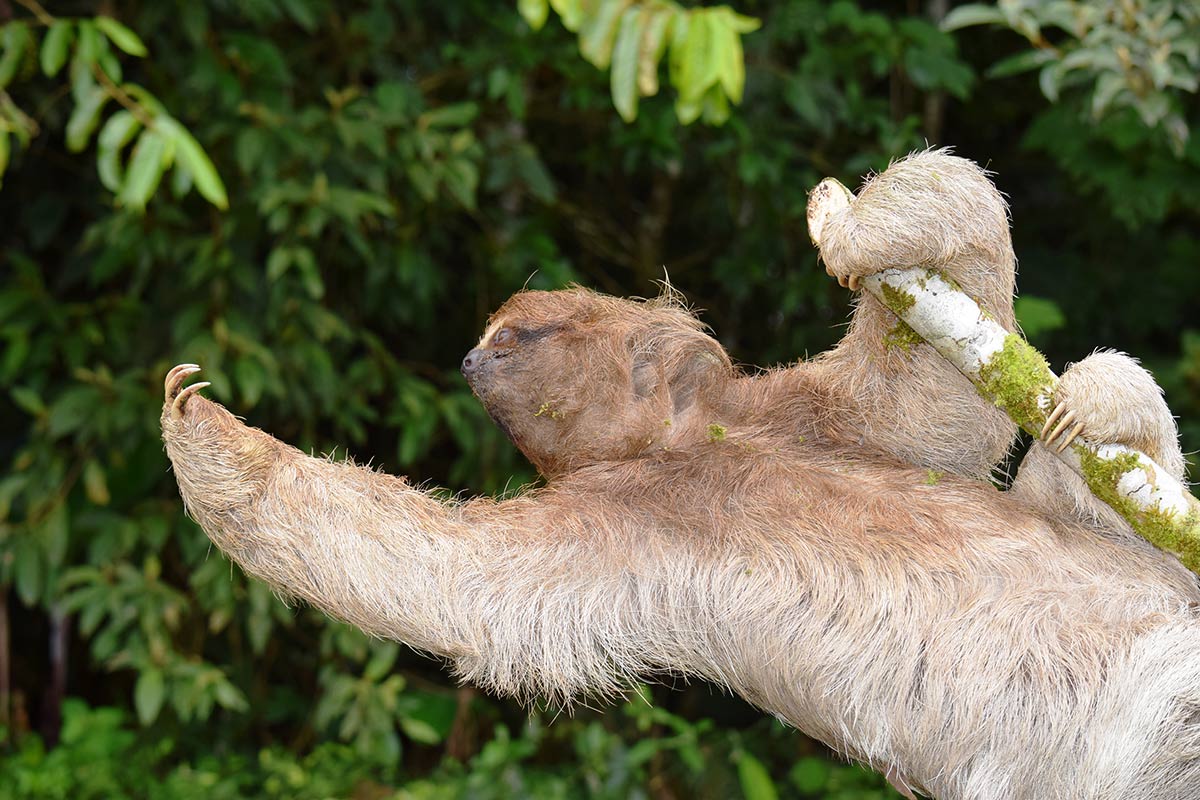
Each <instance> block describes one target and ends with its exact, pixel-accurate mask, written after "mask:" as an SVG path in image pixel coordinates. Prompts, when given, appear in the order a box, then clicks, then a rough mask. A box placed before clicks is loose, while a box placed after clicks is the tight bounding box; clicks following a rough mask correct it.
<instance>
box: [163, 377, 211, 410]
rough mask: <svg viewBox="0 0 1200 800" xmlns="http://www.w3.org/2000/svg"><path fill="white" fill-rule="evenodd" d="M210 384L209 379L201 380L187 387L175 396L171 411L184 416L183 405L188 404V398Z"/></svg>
mask: <svg viewBox="0 0 1200 800" xmlns="http://www.w3.org/2000/svg"><path fill="white" fill-rule="evenodd" d="M210 385H211V384H210V383H209V381H200V382H199V383H193V384H192V385H191V386H188V387H187V388H185V389H184V390H183V391H181V392H180V393H179V394H178V395H176V396H175V400H174V401H173V402H172V403H171V413H172V414H173V415H175V416H176V417H182V416H183V407H184V406H185V405H187V401H188V398H189V397H191V396H192V395H194V394H196V393H197V392H199V391H200V390H201V389H203V388H204V387H205V386H210Z"/></svg>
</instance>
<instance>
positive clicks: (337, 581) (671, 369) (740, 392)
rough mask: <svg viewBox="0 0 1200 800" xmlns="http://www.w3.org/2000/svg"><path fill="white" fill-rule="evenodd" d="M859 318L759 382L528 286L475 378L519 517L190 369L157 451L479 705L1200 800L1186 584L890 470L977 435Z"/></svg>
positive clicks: (980, 790)
mask: <svg viewBox="0 0 1200 800" xmlns="http://www.w3.org/2000/svg"><path fill="white" fill-rule="evenodd" d="M939 157H941V158H945V157H944V156H939ZM916 161H917V159H913V160H910V161H908V162H903V164H902V165H898V166H903V165H911V164H913V163H914V162H916ZM894 169H896V167H893V170H894ZM973 169H974V168H972V170H973ZM891 172H892V170H889V173H891ZM889 173H885V175H884V176H882V177H881V178H880V179H878V180H877V183H878V181H882V180H883V179H884V178H886V177H887V175H888V174H889ZM938 174H939V175H940V174H942V173H941V172H939V173H938ZM946 174H949V173H946ZM972 175H974V176H976V177H977V176H978V172H977V171H974V172H971V171H968V173H967V177H968V178H969V179H971V180H974V178H971V176H972ZM980 180H982V179H980ZM983 184H984V185H986V191H989V192H991V191H994V190H992V189H991V187H990V184H986V181H983ZM872 185H875V184H872ZM906 185H912V184H911V183H909V184H906ZM977 185H979V184H977ZM866 194H867V193H866V192H864V193H863V196H864V197H865V196H866ZM1005 231H1007V228H1006V227H1005ZM955 277H956V279H958V280H959V281H960V283H963V285H964V286H965V287H967V288H968V291H972V292H973V293H975V294H976V295H977V296H979V297H981V298H982V299H984V300H985V304H986V303H987V294H986V291H982V290H981V287H980V286H979V285H975V286H971V285H969V283H970V282H969V281H968V280H963V278H966V277H969V276H958V275H956V276H955ZM983 288H986V287H983ZM994 299H995V298H993V300H994ZM871 302H873V301H870V299H869V298H864V300H863V302H862V305H861V306H860V308H859V312H858V314H857V316H856V319H855V322H854V326H853V327H852V330H851V332H850V333H849V334H848V342H847V343H844V344H843V345H842V346H840V347H839V348H838V349H837V350H835V351H833V352H832V353H830V354H828V355H826V356H824V357H822V358H819V359H817V360H815V361H814V362H809V363H806V364H800V365H797V366H795V367H793V368H791V369H788V370H781V371H776V372H771V373H766V374H764V375H745V374H742V373H741V372H740V371H738V370H736V369H735V368H733V367H732V366H731V364H730V362H729V359H728V357H727V356H726V355H725V353H724V351H723V350H722V349H721V347H720V345H719V344H717V343H716V342H715V341H714V340H712V339H711V338H709V337H707V336H706V335H704V333H703V331H702V330H701V329H700V327H699V325H698V323H697V322H696V321H695V320H694V319H692V318H691V316H690V315H688V314H686V313H685V312H684V311H683V310H681V309H680V308H679V307H678V306H677V305H676V304H674V303H671V302H669V301H654V302H651V303H638V302H633V301H628V300H617V299H614V298H607V297H602V296H599V295H595V294H592V293H589V292H585V291H583V290H572V291H568V292H563V293H526V294H522V295H518V296H517V298H514V300H512V301H510V303H509V304H506V306H505V307H504V309H502V310H501V312H499V313H498V315H497V317H496V319H495V320H494V321H493V323H492V326H491V328H490V329H489V332H488V334H486V335H485V341H484V347H485V348H486V347H490V346H491V345H489V344H488V342H489V341H491V342H494V341H495V337H496V334H497V333H498V332H499V330H500V329H501V328H505V327H507V328H510V333H509V334H506V335H504V336H501V337H500V345H501V346H498V347H494V348H493V352H492V353H491V354H490V355H489V357H488V364H489V365H488V366H482V365H476V366H475V369H474V373H475V377H473V378H472V382H473V384H474V385H475V388H476V391H477V392H478V393H479V395H480V397H481V398H482V399H483V400H484V402H485V403H486V404H487V405H488V407H489V410H491V411H492V413H493V414H494V415H495V416H496V418H497V421H498V422H499V423H500V424H501V425H503V426H504V427H505V428H506V430H508V432H509V434H510V435H511V436H512V437H513V438H514V440H516V441H517V442H518V443H519V444H520V445H521V446H522V449H524V450H525V451H526V452H527V453H528V454H529V455H530V457H531V458H532V459H533V460H534V463H536V464H538V466H539V468H541V469H542V470H543V472H544V473H546V474H547V475H549V476H551V478H550V480H549V481H548V484H547V485H546V486H545V487H544V488H542V489H539V490H536V491H531V492H528V493H526V494H524V495H522V496H519V497H516V498H512V499H508V500H504V501H493V500H490V499H486V498H480V499H474V500H470V501H467V502H456V503H446V502H442V501H440V500H438V499H436V498H435V497H433V496H431V495H429V494H427V493H424V492H421V491H419V490H416V489H414V488H413V487H412V486H410V485H409V484H408V483H407V482H406V481H404V480H402V479H399V478H394V477H391V476H388V475H384V474H380V473H378V472H375V471H372V470H369V469H365V468H362V467H358V466H355V465H353V464H349V463H336V462H332V461H328V460H323V459H317V458H311V457H308V456H305V455H304V454H302V453H300V452H299V451H297V450H295V449H294V448H291V447H288V446H286V445H284V444H283V443H281V442H279V441H277V440H276V439H274V438H272V437H270V436H269V435H267V434H265V433H263V432H262V431H258V430H254V429H250V428H247V427H246V426H244V425H243V424H241V423H240V422H239V421H238V420H237V419H236V418H234V417H233V416H232V415H231V414H230V413H229V412H227V411H226V410H225V409H224V408H222V407H221V406H219V405H217V404H214V403H211V402H209V401H208V400H206V399H204V398H202V397H199V396H197V395H195V394H194V393H192V392H191V390H190V388H189V389H187V390H182V393H181V389H180V386H181V382H182V379H183V378H184V377H186V372H187V371H186V370H185V371H183V372H174V373H172V375H171V376H169V379H168V382H167V387H166V388H167V402H166V404H165V406H164V410H163V416H162V425H163V436H164V440H165V442H166V446H167V453H168V456H169V457H170V459H171V461H172V463H173V464H174V468H175V473H176V476H177V479H178V482H179V487H180V491H181V493H182V495H183V498H184V501H185V503H186V505H187V508H188V510H189V512H190V513H191V514H192V515H193V516H194V517H195V518H196V519H197V521H198V522H199V523H200V524H201V526H202V527H203V528H204V530H205V531H206V532H207V533H208V535H209V536H210V537H211V538H212V540H213V541H214V542H215V543H216V544H217V545H218V546H219V547H220V548H221V549H222V550H224V551H225V552H226V553H227V554H229V556H230V557H231V558H233V559H234V560H235V561H237V562H238V563H240V564H241V565H242V566H243V567H244V568H245V569H246V571H247V572H249V573H250V574H252V575H256V576H258V577H260V578H262V579H263V580H266V581H267V582H269V583H270V584H272V585H273V586H275V587H276V588H278V589H280V590H281V591H284V592H286V593H288V594H290V595H293V596H297V597H300V598H303V599H305V600H307V601H308V602H310V603H312V604H314V605H316V606H318V607H320V608H322V609H325V610H326V611H327V612H329V613H330V614H332V615H334V616H337V617H339V618H342V619H345V620H348V621H349V622H351V623H353V624H355V625H358V626H360V627H362V628H363V629H365V630H367V631H369V632H371V633H374V634H377V635H380V636H385V637H388V638H393V639H397V640H400V641H403V642H407V643H409V644H411V645H412V646H414V647H418V648H421V649H423V650H426V651H428V652H430V653H434V654H437V655H440V656H443V657H445V658H447V659H448V660H449V661H450V662H451V663H452V665H453V667H454V668H455V670H456V672H457V673H458V674H459V675H460V676H461V677H462V678H463V679H464V680H469V681H472V682H475V683H478V684H480V685H482V686H484V687H487V688H489V689H491V690H494V691H497V692H501V693H506V694H513V695H517V696H519V697H523V698H531V697H546V698H550V699H552V700H555V701H560V702H566V701H570V700H571V699H572V698H577V697H579V696H581V695H591V696H597V695H599V696H604V695H610V694H613V693H616V692H620V691H622V690H623V688H624V687H626V686H627V685H628V683H629V681H631V680H633V679H635V678H640V677H645V676H648V675H655V674H660V675H661V674H671V675H685V676H699V677H703V678H706V679H709V680H712V681H715V682H717V683H720V684H722V685H724V686H727V687H729V688H730V689H731V690H733V691H735V692H737V693H738V694H740V695H741V696H743V697H745V698H747V699H748V700H750V701H751V702H753V703H756V704H757V705H759V706H761V707H762V708H764V709H766V710H768V711H770V712H772V713H774V714H777V715H778V716H779V717H780V718H782V719H784V720H786V721H787V722H789V723H791V724H793V725H795V726H796V727H797V728H799V729H801V730H802V731H804V732H805V733H807V734H809V735H811V736H814V737H817V738H819V739H821V740H823V741H825V742H827V743H828V744H830V745H831V746H833V747H835V748H837V749H838V750H840V751H841V752H843V753H845V754H846V755H847V756H849V757H852V758H856V759H861V760H863V761H865V762H867V763H869V764H871V765H872V766H874V767H876V768H878V769H880V770H881V771H884V772H886V773H888V774H890V775H892V776H894V777H896V778H897V779H898V780H899V781H901V782H907V783H908V784H910V785H912V786H914V787H917V788H919V789H922V790H923V791H926V792H928V793H931V794H933V795H934V796H936V797H939V798H943V800H954V799H956V798H962V799H964V800H966V799H968V798H969V799H970V800H1009V799H1013V800H1015V799H1017V798H1028V799H1029V800H1055V799H1061V800H1067V799H1068V798H1071V799H1072V800H1074V799H1075V798H1092V799H1094V800H1109V799H1111V800H1117V799H1118V798H1121V799H1122V800H1125V799H1126V798H1132V799H1133V800H1138V799H1139V798H1143V799H1145V800H1149V799H1150V798H1160V799H1167V798H1188V797H1194V796H1195V787H1196V786H1200V723H1198V722H1197V720H1198V719H1200V659H1197V658H1196V657H1195V653H1196V652H1197V651H1198V650H1200V623H1198V622H1197V619H1196V615H1195V612H1194V609H1195V608H1197V607H1198V605H1197V604H1200V590H1198V588H1197V585H1196V582H1195V579H1194V576H1192V575H1191V573H1189V572H1187V571H1186V570H1185V569H1183V568H1182V567H1181V566H1180V565H1179V564H1178V563H1177V562H1175V561H1174V560H1173V559H1171V558H1169V557H1167V556H1165V555H1163V554H1162V553H1159V552H1158V551H1155V550H1153V549H1147V548H1144V547H1140V546H1134V545H1133V544H1131V542H1130V541H1129V540H1127V539H1123V538H1105V537H1098V536H1095V535H1094V534H1093V533H1092V532H1091V530H1089V528H1088V526H1087V525H1085V524H1084V523H1082V522H1080V521H1078V520H1077V519H1075V518H1074V517H1065V516H1062V515H1054V516H1052V517H1051V518H1050V519H1047V518H1045V517H1044V516H1041V515H1039V512H1038V510H1037V509H1035V508H1033V507H1032V506H1029V505H1027V504H1025V503H1024V502H1022V501H1021V500H1020V498H1017V497H1013V496H1008V495H1006V494H1004V493H1001V492H998V491H996V490H995V489H993V488H992V487H991V486H990V485H987V484H985V483H982V482H977V481H974V480H968V479H965V478H961V477H957V476H954V475H947V476H944V477H942V478H941V479H940V481H936V482H931V481H930V480H929V472H928V470H927V469H925V468H923V467H916V466H912V465H911V464H907V463H904V462H903V461H902V460H900V459H901V458H908V457H909V454H910V453H914V452H915V454H916V457H915V458H912V460H914V461H916V462H917V463H920V464H922V465H930V466H936V467H938V468H943V467H944V468H953V467H955V466H957V467H959V468H960V469H959V471H961V472H964V473H977V472H979V471H981V470H982V469H983V468H985V467H986V466H988V465H990V463H991V462H990V461H986V460H985V456H987V453H985V451H988V452H990V450H988V448H986V447H980V446H977V442H976V441H974V439H973V438H972V439H969V440H961V441H960V440H955V439H954V438H953V436H951V435H950V433H948V432H947V431H951V432H953V431H956V430H957V431H958V432H959V435H963V434H969V436H970V437H980V436H981V434H980V432H979V430H980V429H979V419H978V415H976V418H974V419H971V418H969V417H968V416H962V417H960V416H958V414H960V413H961V412H960V411H955V412H954V413H947V412H948V409H947V408H946V407H945V404H946V403H948V402H950V401H948V400H946V401H943V398H942V394H943V392H942V388H943V387H942V386H941V385H940V384H939V383H937V382H936V381H937V380H940V378H938V377H937V373H936V371H934V369H935V368H934V367H933V365H932V359H931V358H928V359H927V358H926V357H925V356H924V355H923V354H920V353H918V354H915V355H914V356H913V357H912V358H908V357H903V356H901V355H899V354H897V353H894V352H891V351H887V350H886V349H884V348H882V347H880V346H879V345H878V343H877V342H875V341H873V339H872V338H871V337H878V336H879V335H880V333H881V332H882V330H885V329H886V328H885V326H887V325H889V324H891V323H890V322H889V321H888V320H887V318H886V316H885V315H884V313H883V309H882V307H879V306H872V305H870V303H871ZM1005 302H1006V303H1007V298H1006V300H1005ZM1001 312H1002V309H997V308H995V307H993V308H992V313H993V314H995V315H997V316H998V317H1000V313H1001ZM1009 319H1010V321H1011V318H1009ZM872 326H874V329H873V332H872V333H869V334H868V332H869V331H871V330H872ZM852 337H858V338H856V339H855V338H852ZM926 362H929V363H926ZM547 365H549V366H547ZM956 377H957V376H956ZM956 391H957V390H953V389H951V390H948V391H946V392H944V394H945V396H946V397H953V396H954V395H955V392H956ZM922 392H923V393H924V394H930V395H933V399H932V400H931V401H929V402H927V401H926V398H924V397H923V395H922ZM873 393H886V394H884V395H883V396H878V397H876V396H875V394H873ZM972 396H973V395H972ZM918 399H919V402H918ZM905 402H909V403H910V405H909V406H907V407H906V408H905V407H904V406H903V404H904V403H905ZM888 406H892V408H890V409H889V408H887V407H888ZM904 410H906V411H907V415H908V416H909V417H911V418H912V421H911V423H910V427H909V428H905V427H904V425H903V424H899V429H898V432H893V431H889V430H885V426H886V425H888V424H890V423H889V422H888V420H889V419H891V418H900V417H902V416H904V414H902V413H901V412H902V411H904ZM889 414H890V415H891V417H889V416H888V415H889ZM943 415H945V417H946V419H945V420H943V418H942V417H943ZM667 423H669V424H667ZM918 430H924V431H925V432H926V434H927V435H928V437H929V438H930V440H931V441H933V442H934V444H933V445H931V446H929V447H924V446H923V444H922V442H921V440H920V438H919V436H918V435H917V434H916V431H918ZM905 431H909V432H908V433H906V432H905ZM985 433H986V431H985ZM939 437H941V438H940V439H939ZM1001 438H1002V437H1000V436H996V437H995V440H996V441H995V442H993V444H992V446H991V450H994V449H995V447H996V446H998V445H1006V440H1005V441H1003V442H1001ZM573 448H577V450H578V452H582V453H584V455H583V456H581V457H579V458H578V459H575V457H574V456H572V455H571V454H572V453H574V452H576V450H575V449H573ZM956 448H958V449H959V450H965V451H967V453H968V454H967V456H965V457H962V458H956V457H955V453H956ZM1001 449H1003V448H1002V447H1001ZM898 457H899V458H898ZM931 483H932V485H931Z"/></svg>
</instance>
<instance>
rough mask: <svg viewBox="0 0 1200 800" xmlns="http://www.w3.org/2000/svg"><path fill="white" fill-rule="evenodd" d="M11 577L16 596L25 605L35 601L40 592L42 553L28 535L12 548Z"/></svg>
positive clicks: (32, 603)
mask: <svg viewBox="0 0 1200 800" xmlns="http://www.w3.org/2000/svg"><path fill="white" fill-rule="evenodd" d="M13 559H14V563H13V579H14V582H15V583H16V588H17V597H19V598H21V602H22V603H24V604H25V605H27V606H32V605H34V604H35V603H37V601H38V598H39V597H41V594H42V573H43V569H42V553H41V551H40V550H39V549H38V547H37V545H36V543H35V542H34V541H33V540H32V538H30V537H29V536H22V537H21V538H19V539H18V540H17V544H16V546H15V547H14V548H13Z"/></svg>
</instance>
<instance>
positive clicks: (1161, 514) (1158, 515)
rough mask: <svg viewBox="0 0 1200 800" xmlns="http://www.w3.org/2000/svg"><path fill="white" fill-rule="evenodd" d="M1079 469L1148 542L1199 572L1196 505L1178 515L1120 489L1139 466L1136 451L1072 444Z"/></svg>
mask: <svg viewBox="0 0 1200 800" xmlns="http://www.w3.org/2000/svg"><path fill="white" fill-rule="evenodd" d="M1075 451H1076V452H1077V453H1078V454H1079V462H1080V469H1081V471H1082V473H1083V479H1084V480H1085V481H1086V482H1087V485H1088V488H1089V489H1091V490H1092V493H1093V494H1095V495H1096V497H1098V498H1100V499H1101V500H1103V501H1104V502H1105V503H1107V504H1108V505H1110V506H1112V508H1113V509H1114V510H1116V512H1117V513H1118V514H1120V515H1121V516H1122V517H1124V518H1125V520H1126V521H1127V522H1129V524H1130V525H1131V526H1133V529H1134V530H1135V531H1137V532H1138V534H1139V535H1140V536H1141V537H1142V538H1143V539H1145V540H1146V541H1148V542H1150V544H1152V545H1154V546H1155V547H1157V548H1159V549H1160V550H1166V551H1167V552H1168V553H1172V554H1174V555H1175V556H1177V557H1178V558H1179V560H1180V561H1182V562H1183V565H1184V566H1185V567H1187V568H1188V569H1190V570H1192V571H1193V572H1200V508H1198V507H1197V505H1196V504H1195V503H1193V504H1192V508H1191V510H1190V511H1189V512H1188V513H1187V514H1186V515H1184V516H1183V517H1180V516H1179V515H1177V514H1173V513H1171V512H1169V511H1164V510H1162V509H1161V508H1158V507H1154V508H1142V507H1141V506H1139V505H1138V504H1137V503H1136V502H1135V501H1134V500H1133V499H1131V498H1129V497H1127V496H1126V495H1124V494H1122V493H1121V490H1120V488H1119V484H1120V482H1121V479H1122V478H1123V477H1125V475H1126V474H1127V473H1128V472H1130V471H1132V470H1135V469H1142V470H1147V469H1150V468H1148V467H1143V466H1142V463H1141V460H1140V459H1139V458H1138V456H1137V454H1136V453H1120V454H1119V455H1116V456H1114V457H1113V458H1101V457H1100V456H1098V455H1096V453H1094V452H1092V451H1091V450H1089V449H1088V448H1086V447H1080V446H1076V447H1075Z"/></svg>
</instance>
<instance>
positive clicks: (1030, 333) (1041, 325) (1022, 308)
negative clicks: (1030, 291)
mask: <svg viewBox="0 0 1200 800" xmlns="http://www.w3.org/2000/svg"><path fill="white" fill-rule="evenodd" d="M1013 311H1014V312H1016V315H1017V324H1018V325H1020V326H1021V331H1022V332H1023V333H1024V334H1025V338H1027V339H1033V338H1035V337H1037V336H1040V335H1041V334H1043V333H1049V332H1050V331H1056V330H1058V329H1059V328H1062V327H1065V326H1066V324H1067V318H1066V316H1065V315H1064V314H1063V312H1062V309H1061V308H1059V307H1058V303H1055V302H1054V301H1053V300H1048V299H1046V298H1044V297H1034V296H1033V295H1022V296H1020V297H1018V298H1017V299H1016V301H1015V302H1014V303H1013Z"/></svg>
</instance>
